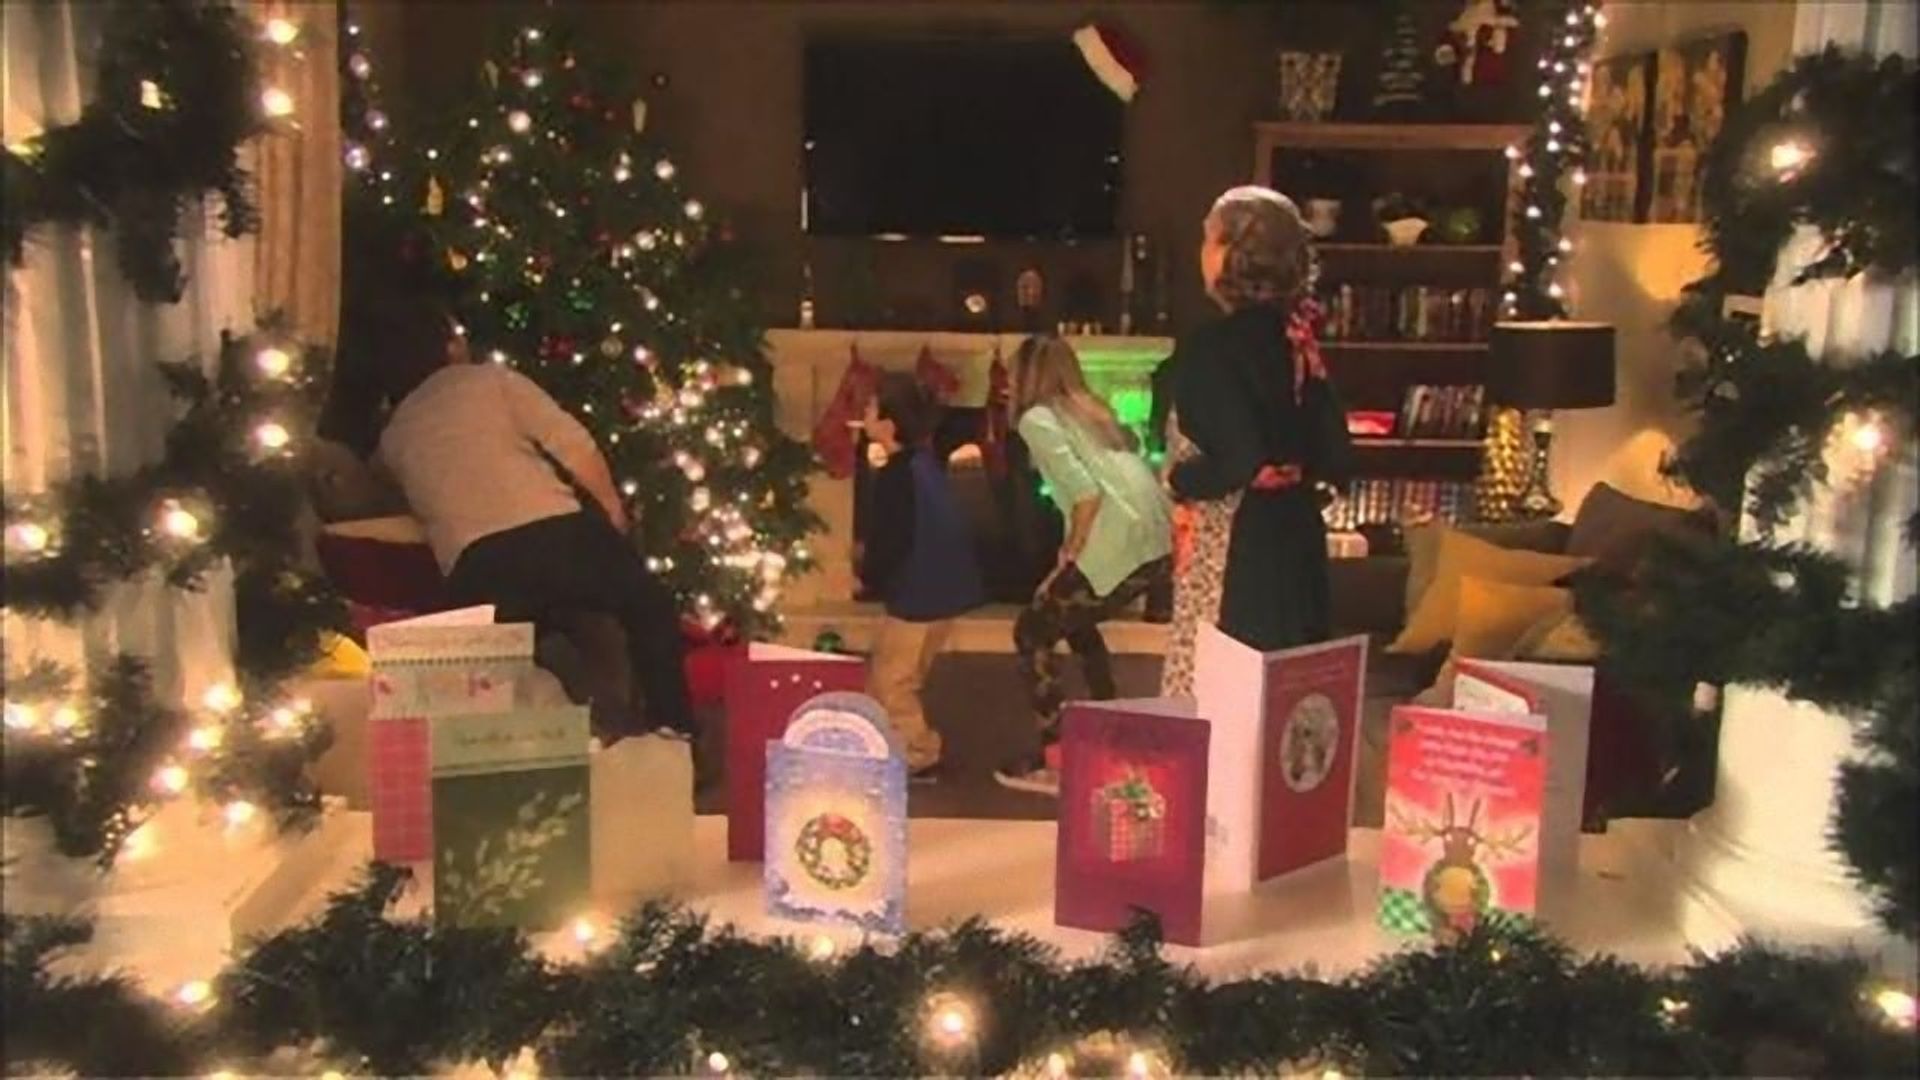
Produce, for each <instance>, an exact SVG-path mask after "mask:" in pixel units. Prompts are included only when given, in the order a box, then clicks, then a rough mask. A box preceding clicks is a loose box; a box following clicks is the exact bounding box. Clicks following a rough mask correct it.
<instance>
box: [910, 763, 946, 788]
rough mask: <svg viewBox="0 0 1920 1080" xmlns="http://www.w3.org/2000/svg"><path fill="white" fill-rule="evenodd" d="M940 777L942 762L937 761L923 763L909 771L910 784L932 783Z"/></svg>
mask: <svg viewBox="0 0 1920 1080" xmlns="http://www.w3.org/2000/svg"><path fill="white" fill-rule="evenodd" d="M939 779H940V763H939V762H937V761H936V762H934V763H933V764H931V765H922V766H920V767H919V768H917V769H914V770H912V771H910V772H908V773H907V783H909V784H931V783H935V782H936V781H938V780H939Z"/></svg>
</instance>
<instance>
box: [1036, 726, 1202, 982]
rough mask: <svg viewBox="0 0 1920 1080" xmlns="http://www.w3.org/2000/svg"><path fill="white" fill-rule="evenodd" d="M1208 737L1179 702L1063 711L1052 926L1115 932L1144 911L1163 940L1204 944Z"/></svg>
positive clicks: (1177, 943)
mask: <svg viewBox="0 0 1920 1080" xmlns="http://www.w3.org/2000/svg"><path fill="white" fill-rule="evenodd" d="M1210 734H1211V732H1210V729H1209V726H1208V724H1207V722H1206V721H1204V720H1200V719H1198V718H1196V717H1195V716H1194V715H1193V711H1192V705H1191V704H1189V703H1187V702H1184V701H1181V702H1176V701H1172V700H1170V699H1166V698H1151V699H1144V700H1138V701H1102V702H1074V703H1072V704H1070V705H1068V706H1067V710H1066V714H1065V716H1064V717H1063V718H1062V724H1061V755H1060V757H1061V771H1060V839H1059V845H1058V847H1057V849H1056V852H1055V865H1054V909H1053V921H1054V922H1055V923H1057V924H1059V925H1061V926H1073V927H1078V928H1080V929H1083V930H1100V931H1107V932H1111V931H1115V930H1120V929H1123V928H1124V927H1125V926H1126V925H1127V924H1128V923H1129V922H1131V921H1132V920H1133V917H1134V914H1135V910H1136V909H1143V910H1146V911H1151V912H1153V913H1154V914H1155V915H1157V916H1159V918H1160V927H1161V932H1162V933H1163V935H1164V936H1165V938H1166V940H1167V941H1170V942H1172V943H1174V944H1176V945H1196V946H1197V945H1199V944H1200V943H1201V940H1200V922H1201V913H1202V904H1203V895H1202V894H1203V889H1204V884H1205V881H1204V879H1205V874H1206V858H1207V852H1206V819H1207V744H1208V741H1209V735H1210Z"/></svg>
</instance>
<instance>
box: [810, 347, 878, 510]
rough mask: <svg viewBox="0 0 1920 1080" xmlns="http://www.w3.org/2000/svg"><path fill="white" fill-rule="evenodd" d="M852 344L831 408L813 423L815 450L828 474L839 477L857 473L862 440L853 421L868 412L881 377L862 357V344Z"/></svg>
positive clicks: (829, 404)
mask: <svg viewBox="0 0 1920 1080" xmlns="http://www.w3.org/2000/svg"><path fill="white" fill-rule="evenodd" d="M848 348H849V349H850V350H851V352H852V355H853V359H852V362H850V363H849V364H848V365H847V372H846V374H844V375H842V376H840V388H839V389H838V390H835V391H834V392H833V400H832V401H831V402H829V403H828V404H827V411H826V412H824V413H822V414H821V415H820V420H819V422H818V423H816V424H814V425H813V451H814V453H816V454H819V455H820V460H821V463H822V464H824V465H825V466H826V470H827V475H829V476H832V477H833V478H835V479H837V480H845V479H846V478H847V477H849V476H852V475H853V468H854V447H855V444H856V443H857V442H858V440H857V439H856V438H855V437H854V433H853V425H854V424H856V423H858V422H859V420H860V418H861V416H862V415H863V414H865V413H866V411H867V402H869V401H871V400H873V392H874V384H875V383H876V382H878V380H879V377H880V373H879V372H878V371H876V370H875V369H874V367H873V365H871V364H869V363H867V362H866V361H865V360H862V359H860V346H859V345H857V344H855V345H850V346H848Z"/></svg>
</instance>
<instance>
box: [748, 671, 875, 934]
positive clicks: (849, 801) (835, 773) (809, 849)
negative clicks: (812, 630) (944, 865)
mask: <svg viewBox="0 0 1920 1080" xmlns="http://www.w3.org/2000/svg"><path fill="white" fill-rule="evenodd" d="M766 778H767V780H766V784H767V786H766V838H765V850H766V865H765V868H764V871H763V880H764V882H765V885H766V894H767V909H768V910H769V911H770V912H771V913H772V914H774V915H776V916H778V917H780V918H786V919H793V920H796V921H800V922H825V923H839V924H843V925H850V926H856V927H859V928H861V929H863V930H869V931H873V932H876V933H883V934H899V933H904V932H905V931H906V918H907V759H906V754H905V752H904V751H903V750H902V748H901V746H900V742H899V739H898V738H897V737H896V736H895V735H894V733H893V726H892V725H891V724H890V723H888V721H887V713H886V710H885V709H883V708H881V707H880V704H879V703H878V702H876V701H874V700H873V699H872V698H870V697H867V696H866V695H865V694H855V693H846V692H839V693H826V694H819V695H816V696H814V697H812V698H809V699H808V700H807V701H805V702H803V703H802V704H801V705H800V707H799V708H797V709H795V710H794V712H793V719H792V722H791V723H789V724H787V725H785V733H784V734H783V735H782V736H781V737H780V739H779V740H778V741H776V742H771V743H768V744H767V747H766Z"/></svg>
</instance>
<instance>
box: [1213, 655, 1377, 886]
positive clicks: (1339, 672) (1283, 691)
mask: <svg viewBox="0 0 1920 1080" xmlns="http://www.w3.org/2000/svg"><path fill="white" fill-rule="evenodd" d="M1366 670H1367V639H1366V638H1365V637H1350V638H1343V639H1341V640H1338V641H1330V642H1324V643H1321V644H1316V645H1307V646H1302V647H1299V648H1293V649H1280V650H1276V651H1273V652H1261V651H1260V650H1258V649H1252V648H1249V647H1247V646H1246V645H1243V644H1241V643H1240V642H1238V641H1236V640H1234V639H1233V638H1232V637H1230V636H1228V635H1227V634H1225V633H1222V632H1221V631H1219V630H1218V629H1216V628H1214V627H1211V626H1203V627H1202V628H1201V630H1200V637H1199V640H1198V642H1197V643H1196V649H1195V656H1194V694H1195V697H1196V699H1197V705H1198V710H1199V714H1200V715H1202V716H1204V717H1206V718H1207V719H1208V720H1209V721H1210V722H1211V723H1212V724H1213V728H1214V737H1213V744H1212V749H1211V752H1210V753H1211V759H1212V760H1211V767H1210V770H1209V784H1210V792H1211V797H1210V803H1209V809H1208V817H1209V820H1208V823H1207V828H1208V839H1209V844H1210V847H1211V850H1210V851H1209V854H1208V864H1209V865H1208V871H1209V874H1210V875H1211V877H1212V879H1213V880H1214V881H1215V882H1217V883H1218V885H1219V886H1220V887H1221V888H1224V889H1238V890H1243V891H1244V890H1246V889H1251V888H1252V887H1253V885H1254V884H1255V883H1256V882H1259V881H1265V880H1267V879H1270V878H1274V877H1277V876H1279V875H1281V874H1285V873H1289V872H1291V871H1294V870H1299V869H1301V868H1303V867H1306V866H1310V865H1312V864H1314V863H1317V862H1321V861H1323V860H1326V859H1331V858H1334V857H1337V856H1340V855H1343V854H1345V853H1346V850H1347V826H1348V822H1349V821H1350V820H1351V819H1352V810H1353V783H1354V755H1355V753H1356V746H1357V740H1358V738H1359V731H1360V703H1361V701H1362V699H1363V697H1364V690H1365V680H1366Z"/></svg>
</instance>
